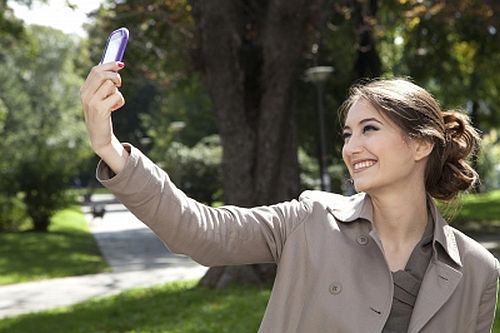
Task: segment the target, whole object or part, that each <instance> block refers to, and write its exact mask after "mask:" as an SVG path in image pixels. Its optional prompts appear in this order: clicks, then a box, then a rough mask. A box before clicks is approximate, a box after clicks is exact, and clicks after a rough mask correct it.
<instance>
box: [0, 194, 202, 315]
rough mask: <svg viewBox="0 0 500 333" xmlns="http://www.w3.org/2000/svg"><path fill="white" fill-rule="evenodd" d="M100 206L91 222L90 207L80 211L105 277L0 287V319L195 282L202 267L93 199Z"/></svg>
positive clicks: (114, 206) (108, 199) (124, 213)
mask: <svg viewBox="0 0 500 333" xmlns="http://www.w3.org/2000/svg"><path fill="white" fill-rule="evenodd" d="M92 204H99V205H104V207H105V209H106V212H105V214H104V216H103V218H100V217H97V218H94V217H93V216H92V214H91V207H92V206H91V205H90V204H87V205H83V206H82V209H83V211H84V213H85V216H86V217H87V220H88V221H89V228H90V230H91V232H92V234H93V235H94V238H95V239H96V241H97V244H98V246H99V248H100V250H101V253H102V254H103V256H104V258H105V259H106V261H107V262H108V263H109V265H110V266H111V270H112V271H111V272H109V273H101V274H92V275H82V276H75V277H65V278H57V279H50V280H43V281H36V282H28V283H19V284H12V285H7V286H1V287H0V319H1V318H5V317H9V316H14V315H18V314H23V313H29V312H36V311H41V310H46V309H51V308H55V307H60V306H68V305H72V304H75V303H79V302H83V301H85V300H88V299H90V298H93V297H102V296H108V295H112V294H117V293H120V292H122V291H124V290H126V289H130V288H137V287H151V286H154V285H158V284H163V283H166V282H171V281H176V280H185V279H197V278H200V277H202V276H203V274H205V272H206V270H207V268H206V267H204V266H201V265H199V264H197V263H195V262H194V261H193V260H191V259H190V258H189V257H186V256H182V255H176V254H173V253H171V252H170V251H169V250H168V249H167V248H166V247H165V246H164V245H163V243H162V242H161V241H160V240H159V239H158V238H157V237H156V236H155V235H154V234H153V232H152V231H151V230H150V229H148V228H147V227H146V226H145V225H144V224H142V222H140V221H139V220H138V219H137V218H136V217H135V216H133V215H132V214H131V213H130V212H129V211H128V210H127V209H126V208H125V207H124V206H123V205H122V204H120V203H118V202H116V200H115V199H114V197H113V196H111V195H94V196H93V197H92Z"/></svg>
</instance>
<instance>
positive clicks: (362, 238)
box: [356, 235, 368, 246]
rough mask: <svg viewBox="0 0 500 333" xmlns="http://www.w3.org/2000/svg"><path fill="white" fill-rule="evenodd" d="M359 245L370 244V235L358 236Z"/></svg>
mask: <svg viewBox="0 0 500 333" xmlns="http://www.w3.org/2000/svg"><path fill="white" fill-rule="evenodd" d="M356 240H357V242H358V244H359V245H363V246H365V245H367V244H368V237H367V236H365V235H361V236H358V238H357V239H356Z"/></svg>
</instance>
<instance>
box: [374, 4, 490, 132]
mask: <svg viewBox="0 0 500 333" xmlns="http://www.w3.org/2000/svg"><path fill="white" fill-rule="evenodd" d="M381 3H382V5H381V6H382V12H383V16H381V17H380V18H379V24H380V25H379V27H380V29H379V34H378V36H379V39H380V44H381V46H382V47H381V49H382V50H383V54H384V59H385V65H386V68H387V72H388V73H390V74H394V75H405V76H411V77H413V78H414V79H415V80H416V81H417V82H418V83H420V84H422V85H424V86H426V87H427V88H428V89H430V90H431V91H432V92H433V93H435V94H436V96H437V97H438V99H439V100H440V101H441V102H442V103H443V104H444V105H445V106H446V107H448V108H455V107H460V108H463V109H468V112H470V113H471V116H472V118H473V121H474V123H475V125H476V126H477V127H479V128H488V127H490V126H492V125H493V126H495V125H496V126H498V125H499V124H500V117H499V116H498V112H495V110H497V109H498V108H499V106H500V99H499V94H498V86H499V85H500V81H499V78H498V76H497V75H494V74H493V73H496V72H497V71H498V70H500V34H499V33H498V31H497V29H498V23H499V22H500V20H499V17H500V13H499V12H498V10H499V7H498V6H495V5H493V4H492V3H488V2H485V1H481V0H453V1H444V0H440V1H417V0H405V1H399V2H392V1H381ZM472 103H476V107H477V108H478V109H477V110H473V108H472Z"/></svg>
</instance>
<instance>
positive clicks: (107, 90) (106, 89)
mask: <svg viewBox="0 0 500 333" xmlns="http://www.w3.org/2000/svg"><path fill="white" fill-rule="evenodd" d="M117 92H118V88H117V87H116V86H115V85H114V84H113V82H111V81H110V80H107V81H104V83H103V84H102V85H101V86H100V87H99V89H98V90H97V91H96V92H95V93H94V95H93V96H92V99H91V100H92V102H93V103H101V102H103V101H104V100H105V99H107V98H108V97H109V96H111V95H113V94H116V93H117ZM94 105H95V104H94ZM99 109H100V107H99Z"/></svg>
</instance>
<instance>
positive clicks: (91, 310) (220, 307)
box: [0, 281, 270, 333]
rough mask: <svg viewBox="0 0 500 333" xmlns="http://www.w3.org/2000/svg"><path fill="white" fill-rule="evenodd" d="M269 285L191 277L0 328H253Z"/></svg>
mask: <svg viewBox="0 0 500 333" xmlns="http://www.w3.org/2000/svg"><path fill="white" fill-rule="evenodd" d="M269 295H270V289H268V288H265V289H261V288H258V287H254V286H238V287H236V286H234V287H230V288H228V289H224V290H209V289H206V288H204V287H197V286H196V281H189V282H174V283H170V284H166V285H163V286H160V287H154V288H148V289H134V290H130V291H127V292H124V293H122V294H119V295H117V296H112V297H107V298H103V299H97V300H92V301H87V302H85V303H82V304H79V305H76V306H71V307H67V308H60V309H58V310H54V311H47V312H43V313H38V314H31V315H22V316H18V317H13V318H9V319H4V320H1V321H0V332H6V333H7V332H9V333H16V332H19V333H29V332H33V333H35V332H36V333H44V332H47V333H49V332H50V333H58V332H60V333H67V332H71V333H77V332H85V333H92V332H95V333H97V332H106V333H114V332H116V333H118V332H120V333H124V332H130V333H132V332H141V333H147V332H171V333H181V332H182V333H195V332H197V333H201V332H217V333H223V332H228V333H229V332H231V333H239V332H241V333H243V332H249V333H250V332H252V333H255V332H257V329H258V327H259V324H260V321H261V319H262V315H263V313H264V308H265V306H266V303H267V300H268V298H269Z"/></svg>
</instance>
